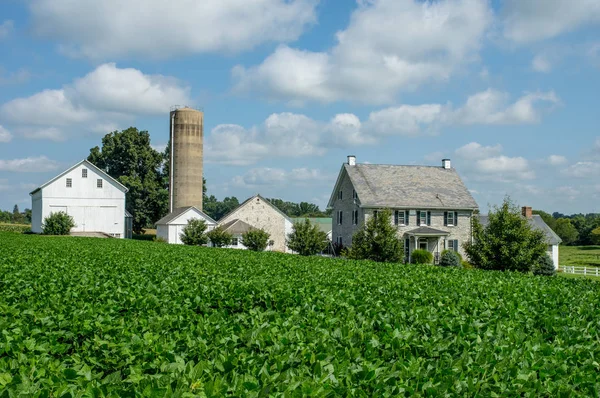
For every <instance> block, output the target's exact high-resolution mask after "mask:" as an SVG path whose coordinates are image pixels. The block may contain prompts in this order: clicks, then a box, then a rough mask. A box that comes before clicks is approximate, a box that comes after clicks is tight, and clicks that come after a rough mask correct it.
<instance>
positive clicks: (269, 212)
mask: <svg viewBox="0 0 600 398" xmlns="http://www.w3.org/2000/svg"><path fill="white" fill-rule="evenodd" d="M234 220H239V221H242V222H243V223H244V224H246V225H248V226H250V227H252V228H257V229H264V230H265V231H267V232H268V233H269V234H270V235H271V238H270V244H269V247H267V250H271V251H278V252H283V253H291V250H290V249H289V248H288V246H287V235H288V234H289V233H290V232H292V225H293V224H292V220H291V219H290V218H289V217H288V216H287V215H285V213H283V212H282V211H281V210H279V209H278V208H277V207H275V206H274V205H273V204H271V202H269V201H268V200H266V199H265V198H263V197H262V196H260V195H255V196H252V197H251V198H248V199H246V200H245V201H244V202H243V203H242V204H240V205H239V206H238V207H237V208H236V209H235V210H233V211H232V212H230V213H229V214H227V215H225V216H223V218H221V219H220V220H219V225H221V226H223V227H224V228H231V227H233V226H234V224H235V225H236V227H235V228H236V229H235V231H233V232H236V234H235V235H234V238H235V237H236V235H237V237H239V236H241V231H243V230H244V231H245V229H247V228H248V227H246V226H244V224H241V223H232V221H234ZM240 243H241V242H239V241H238V245H240ZM236 247H238V248H243V247H240V246H236Z"/></svg>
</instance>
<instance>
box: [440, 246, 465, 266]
mask: <svg viewBox="0 0 600 398" xmlns="http://www.w3.org/2000/svg"><path fill="white" fill-rule="evenodd" d="M461 263H462V261H461V259H460V255H459V254H458V253H457V252H455V251H452V250H444V251H443V252H442V258H441V260H440V265H441V266H442V267H460V266H461V265H462V264H461Z"/></svg>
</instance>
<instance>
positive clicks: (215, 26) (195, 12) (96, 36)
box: [29, 0, 317, 58]
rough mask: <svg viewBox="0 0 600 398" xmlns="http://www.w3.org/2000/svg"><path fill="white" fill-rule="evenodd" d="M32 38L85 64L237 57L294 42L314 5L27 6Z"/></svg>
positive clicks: (274, 0)
mask: <svg viewBox="0 0 600 398" xmlns="http://www.w3.org/2000/svg"><path fill="white" fill-rule="evenodd" d="M29 3H30V10H31V14H32V17H33V22H32V25H33V26H34V27H35V32H36V33H37V34H38V35H39V36H42V37H44V38H48V37H50V38H55V39H57V40H59V41H60V42H61V43H63V46H62V49H63V51H65V52H67V53H70V54H74V55H82V56H85V57H89V58H107V57H118V56H130V55H131V56H140V55H141V56H149V57H153V58H166V57H169V56H172V55H179V54H190V53H202V52H219V51H225V52H237V51H242V50H248V49H251V48H253V47H255V46H257V45H259V44H262V43H265V42H286V41H291V40H295V39H297V38H298V37H299V36H300V34H301V33H302V32H303V30H304V29H305V27H306V26H307V25H308V24H311V23H313V22H315V20H316V16H315V6H316V4H317V0H254V1H247V0H203V1H182V0H179V1H173V2H165V1H162V0H146V1H144V3H143V10H141V9H140V3H139V1H135V0H104V1H95V0H81V1H71V0H32V1H31V2H29Z"/></svg>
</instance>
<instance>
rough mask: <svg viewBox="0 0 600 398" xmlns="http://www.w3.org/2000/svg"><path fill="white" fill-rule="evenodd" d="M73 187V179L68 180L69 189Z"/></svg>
mask: <svg viewBox="0 0 600 398" xmlns="http://www.w3.org/2000/svg"><path fill="white" fill-rule="evenodd" d="M71 187H73V179H72V178H67V188H71Z"/></svg>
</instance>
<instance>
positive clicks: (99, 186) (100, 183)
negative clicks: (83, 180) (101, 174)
mask: <svg viewBox="0 0 600 398" xmlns="http://www.w3.org/2000/svg"><path fill="white" fill-rule="evenodd" d="M96 188H102V178H98V179H97V180H96Z"/></svg>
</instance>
